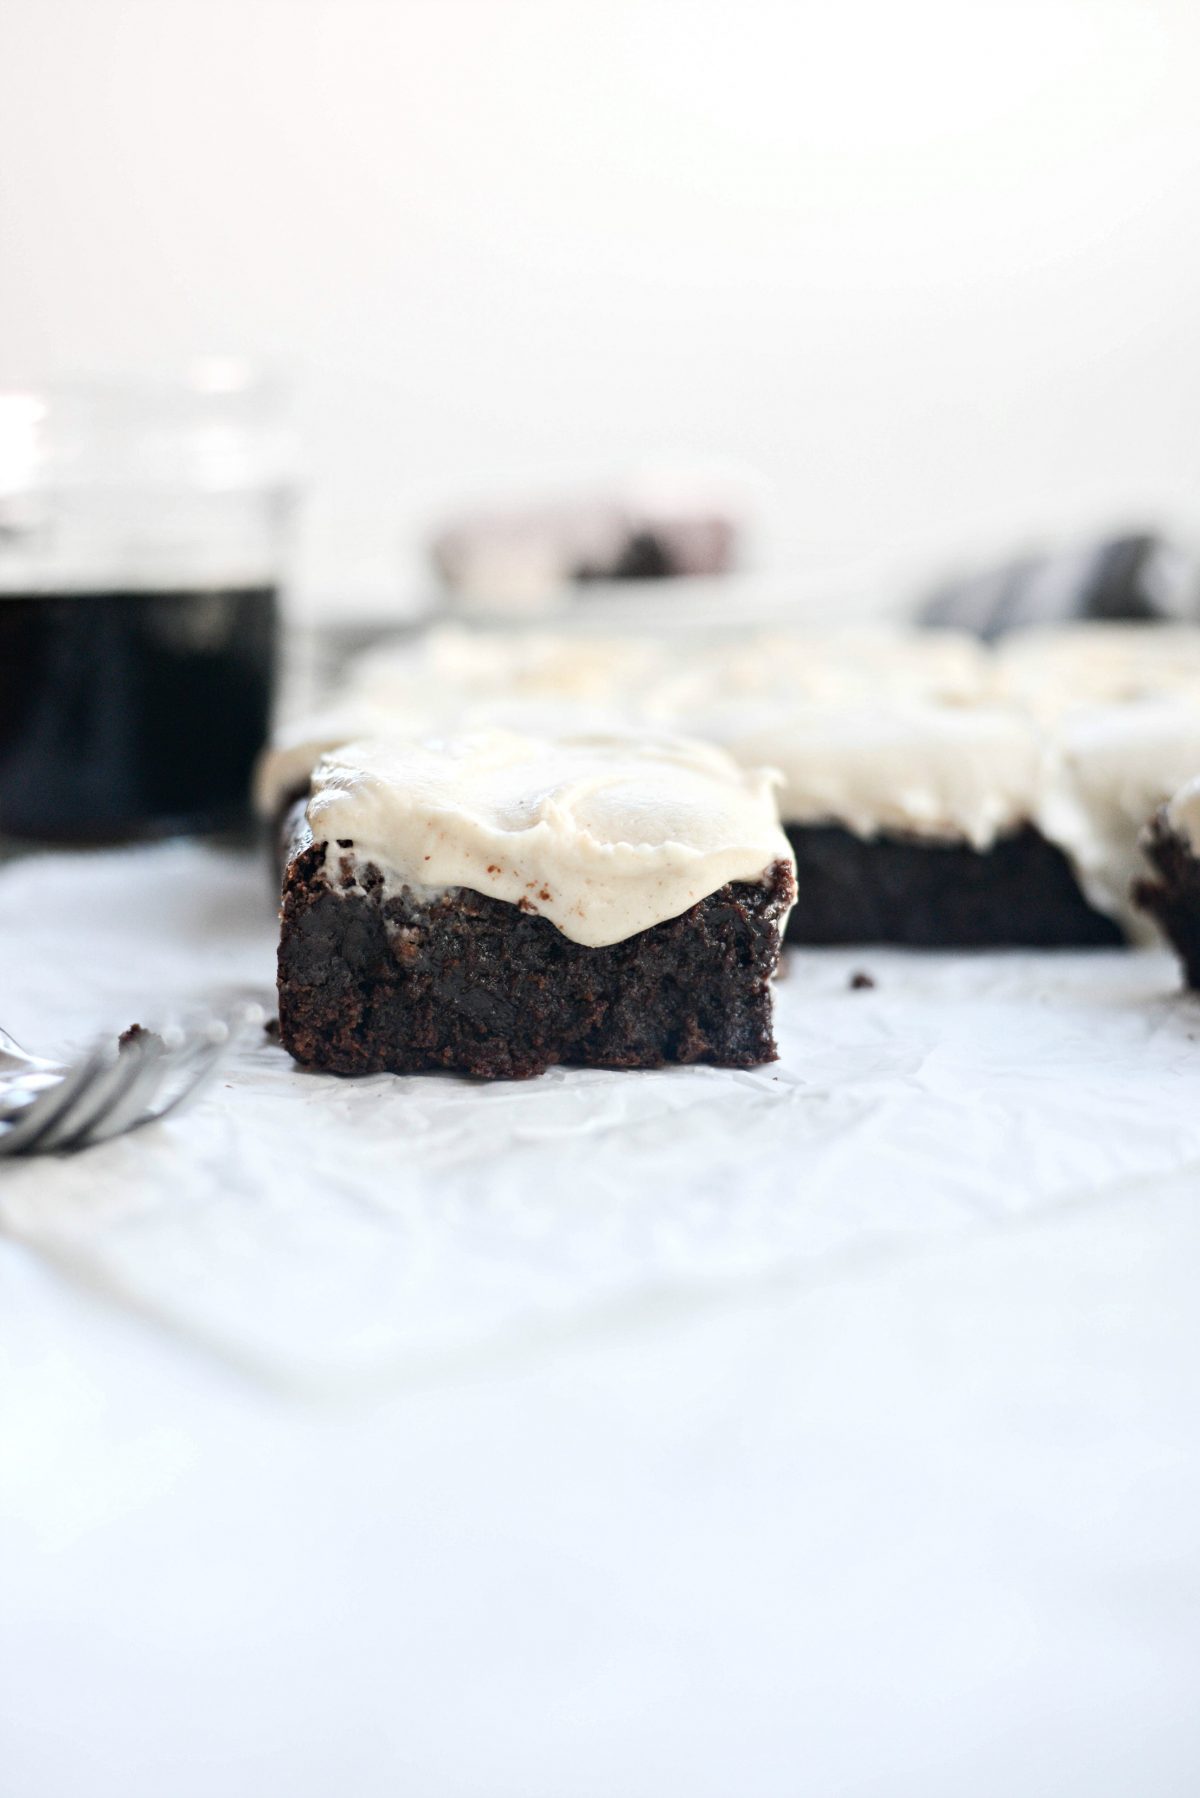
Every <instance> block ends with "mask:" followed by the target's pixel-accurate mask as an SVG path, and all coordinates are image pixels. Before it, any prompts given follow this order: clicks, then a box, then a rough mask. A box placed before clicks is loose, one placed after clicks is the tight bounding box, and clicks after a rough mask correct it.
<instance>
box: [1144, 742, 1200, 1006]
mask: <svg viewBox="0 0 1200 1798" xmlns="http://www.w3.org/2000/svg"><path fill="white" fill-rule="evenodd" d="M1142 849H1143V851H1144V852H1145V855H1146V858H1147V860H1148V861H1149V862H1150V863H1151V864H1152V866H1153V868H1154V871H1155V878H1154V879H1145V880H1139V881H1138V882H1136V884H1135V887H1134V897H1135V899H1136V900H1137V903H1138V904H1139V905H1140V906H1141V907H1142V909H1143V910H1144V911H1146V912H1148V913H1149V915H1150V916H1151V917H1152V918H1154V919H1155V920H1156V921H1157V923H1158V924H1159V925H1161V927H1162V930H1163V932H1164V933H1165V935H1166V937H1167V939H1168V941H1169V942H1170V944H1171V946H1172V948H1173V949H1174V950H1175V952H1176V954H1177V955H1178V956H1179V959H1180V961H1181V962H1182V963H1183V973H1184V979H1185V980H1186V981H1187V984H1188V986H1190V987H1193V988H1200V778H1193V779H1191V780H1189V781H1188V782H1186V784H1185V785H1184V786H1182V787H1181V788H1180V790H1179V791H1178V792H1177V793H1176V794H1175V795H1174V797H1173V798H1172V799H1170V800H1169V801H1168V802H1167V804H1166V805H1163V806H1160V807H1159V809H1158V811H1157V812H1156V813H1155V814H1154V817H1153V818H1152V819H1151V821H1150V823H1149V825H1148V826H1147V828H1146V831H1145V833H1144V835H1143V837H1142Z"/></svg>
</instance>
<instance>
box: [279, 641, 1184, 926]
mask: <svg viewBox="0 0 1200 1798" xmlns="http://www.w3.org/2000/svg"><path fill="white" fill-rule="evenodd" d="M335 697H336V709H335V710H334V711H333V712H331V713H326V714H325V715H323V716H321V717H319V718H317V719H315V720H310V721H309V722H308V723H307V724H305V723H301V724H300V725H299V727H298V728H296V729H295V730H293V731H292V732H291V733H290V734H285V735H283V736H281V737H280V738H279V739H277V744H276V748H275V749H274V750H273V751H272V752H271V754H270V755H269V756H268V757H267V758H266V759H265V761H264V763H263V765H262V767H261V768H260V772H259V788H258V797H259V803H260V806H261V808H262V809H263V810H264V811H265V812H268V813H270V812H272V811H273V810H275V809H276V807H277V806H278V803H279V801H280V800H281V798H282V797H283V796H284V794H285V793H287V792H290V791H292V790H294V789H295V788H296V787H297V786H299V785H300V784H301V783H302V782H303V780H304V778H305V776H306V774H307V773H308V771H309V770H310V769H311V767H312V766H313V764H314V763H315V762H316V760H317V757H318V755H319V754H320V753H322V752H323V751H325V750H329V749H332V748H336V746H337V744H338V743H341V742H345V741H347V740H349V739H350V738H352V737H357V736H365V735H374V734H381V735H382V734H394V733H397V732H405V733H410V734H414V735H418V734H422V733H425V734H428V733H430V732H439V731H458V732H462V731H473V730H477V729H483V728H489V727H493V726H502V727H511V728H513V729H517V730H527V731H536V732H537V733H539V734H541V735H545V736H554V735H559V734H567V735H572V734H578V733H579V732H580V731H581V730H587V731H589V732H592V733H594V734H598V735H603V733H604V732H605V731H609V732H612V731H620V730H623V729H624V730H628V729H630V728H634V729H643V730H644V729H646V728H649V729H652V730H663V731H681V732H684V733H685V734H687V735H690V736H694V737H698V738H701V739H703V740H705V741H709V742H714V743H720V744H722V745H724V746H725V747H726V748H727V749H728V750H729V751H730V753H731V754H733V755H734V757H735V758H736V759H737V760H739V761H741V762H742V763H743V764H744V765H745V766H748V767H757V766H762V765H768V766H773V767H777V768H779V769H780V770H781V771H782V774H783V777H784V784H783V788H782V792H781V811H782V815H783V816H784V818H785V819H786V820H787V821H788V822H792V823H804V822H813V823H816V822H825V821H829V822H837V823H841V824H844V825H845V826H846V827H847V828H849V829H851V830H854V831H857V832H859V833H860V834H863V835H871V834H875V833H877V832H882V831H890V832H903V833H906V834H912V835H917V836H925V837H928V838H931V839H935V838H940V839H948V840H961V841H967V842H970V843H972V844H973V845H974V846H975V847H977V848H981V849H982V848H986V847H987V846H988V845H989V844H990V843H991V842H993V841H994V840H995V838H996V837H997V836H998V835H1000V834H1002V833H1003V832H1005V831H1008V830H1010V829H1013V828H1016V827H1018V826H1019V825H1021V824H1022V823H1025V822H1030V823H1033V824H1034V825H1036V826H1037V828H1038V829H1040V830H1041V831H1042V833H1043V835H1045V836H1046V837H1048V838H1049V839H1050V840H1051V841H1053V842H1055V843H1057V844H1058V845H1059V846H1060V847H1061V848H1062V849H1063V850H1064V852H1065V853H1066V854H1067V855H1068V857H1069V858H1070V860H1071V862H1072V864H1073V865H1074V867H1075V869H1076V872H1077V874H1078V876H1079V878H1080V880H1081V882H1082V884H1083V886H1084V890H1085V891H1086V892H1087V894H1088V897H1089V898H1090V899H1091V901H1092V903H1093V904H1095V905H1097V906H1099V907H1100V908H1101V909H1103V910H1105V911H1106V912H1108V913H1110V914H1112V915H1114V916H1117V917H1119V918H1120V919H1121V920H1122V922H1123V923H1124V924H1125V925H1126V927H1127V928H1134V929H1137V928H1139V924H1140V921H1139V919H1138V918H1137V917H1136V916H1135V914H1133V913H1132V912H1131V910H1130V906H1129V902H1128V885H1129V880H1130V878H1131V876H1132V874H1133V873H1134V872H1135V870H1136V857H1137V850H1136V841H1137V835H1138V832H1139V830H1140V829H1141V827H1142V826H1143V825H1144V824H1145V822H1146V819H1147V818H1148V817H1149V816H1150V814H1151V812H1153V811H1154V809H1155V808H1156V807H1157V806H1159V805H1162V804H1164V803H1165V802H1166V801H1167V799H1168V798H1169V796H1170V794H1171V793H1172V792H1174V791H1175V790H1176V789H1177V788H1179V787H1180V786H1181V785H1182V783H1183V782H1184V781H1185V780H1187V779H1188V778H1189V777H1190V776H1191V775H1193V774H1194V773H1195V771H1196V770H1197V768H1200V737H1198V735H1197V732H1198V729H1200V629H1197V628H1196V627H1194V626H1182V625H1181V626H1163V625H1148V626H1139V625H1075V626H1070V627H1066V628H1062V629H1055V630H1029V631H1025V632H1022V633H1019V634H1017V635H1015V636H1013V637H1010V638H1007V639H1005V640H1003V642H1002V643H1001V644H1000V645H999V647H997V648H995V649H987V648H984V647H981V646H980V645H979V644H978V643H976V642H975V641H974V640H972V639H969V638H966V637H963V636H962V635H960V634H958V633H956V632H950V631H947V632H911V631H910V632H905V631H897V630H895V629H894V628H891V627H877V628H871V629H865V630H864V629H854V630H848V631H840V630H835V631H824V632H818V631H806V632H804V631H796V632H790V633H788V632H774V633H770V634H766V633H761V634H747V635H744V636H740V637H737V638H735V639H728V640H720V639H712V638H709V639H706V640H702V639H689V638H687V637H673V638H671V639H668V640H663V639H653V638H641V637H629V636H609V637H597V636H591V635H572V634H570V633H567V632H552V633H547V632H525V633H515V634H512V635H507V634H506V635H498V634H489V633H473V632H468V631H463V630H458V629H454V630H440V631H436V632H433V633H432V634H431V635H429V636H428V637H426V638H425V639H423V640H421V641H420V642H417V643H413V644H409V645H404V646H402V647H400V648H399V649H397V648H394V647H393V648H386V649H384V650H376V651H373V652H371V653H370V654H368V655H367V656H365V657H363V658H362V659H361V660H360V661H359V662H358V663H357V664H356V665H355V666H354V667H353V668H352V669H351V671H350V674H349V675H348V677H347V679H346V680H345V682H344V683H343V685H342V687H341V689H340V691H339V693H338V694H337V695H336V696H335ZM1197 803H1198V805H1200V802H1197ZM1180 816H1181V817H1186V818H1187V819H1188V820H1189V829H1190V830H1194V831H1195V840H1196V841H1197V842H1200V815H1197V812H1196V811H1194V810H1187V811H1185V810H1183V809H1182V802H1181V810H1180ZM1140 927H1141V928H1143V929H1144V925H1141V926H1140Z"/></svg>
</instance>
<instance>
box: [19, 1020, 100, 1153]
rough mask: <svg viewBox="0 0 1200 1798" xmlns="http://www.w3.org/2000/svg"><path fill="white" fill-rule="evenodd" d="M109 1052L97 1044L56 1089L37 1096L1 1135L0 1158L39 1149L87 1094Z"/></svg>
mask: <svg viewBox="0 0 1200 1798" xmlns="http://www.w3.org/2000/svg"><path fill="white" fill-rule="evenodd" d="M112 1053H113V1051H111V1050H110V1049H108V1048H106V1046H105V1045H104V1044H103V1043H96V1044H95V1046H94V1047H93V1048H92V1049H91V1050H90V1051H89V1052H88V1054H87V1055H85V1056H84V1058H83V1060H82V1061H81V1062H79V1063H78V1065H77V1066H76V1067H73V1068H72V1069H71V1071H70V1073H68V1074H64V1076H63V1078H62V1080H61V1081H60V1082H59V1084H58V1085H57V1086H54V1087H51V1088H50V1090H49V1091H48V1092H44V1093H42V1094H40V1095H39V1097H38V1098H36V1099H35V1100H34V1101H33V1104H32V1105H29V1106H27V1107H26V1108H25V1109H24V1111H22V1113H21V1115H20V1117H18V1118H17V1120H16V1122H15V1123H12V1124H9V1125H8V1126H7V1128H6V1129H4V1130H3V1132H0V1155H25V1154H27V1153H28V1152H29V1151H30V1150H31V1149H34V1148H37V1147H39V1146H40V1144H41V1139H42V1137H43V1136H44V1135H45V1133H46V1132H47V1131H48V1130H49V1129H50V1128H51V1127H52V1125H54V1124H55V1123H56V1122H57V1121H58V1119H59V1118H61V1117H62V1116H63V1115H64V1114H65V1112H66V1111H67V1109H68V1108H69V1107H70V1106H72V1105H74V1104H75V1103H76V1101H77V1100H78V1099H79V1098H81V1097H82V1095H83V1094H84V1093H86V1091H87V1090H88V1088H89V1087H90V1085H91V1084H92V1081H93V1080H94V1079H95V1078H96V1076H97V1075H98V1074H99V1073H100V1072H101V1071H102V1069H103V1068H104V1067H105V1066H106V1065H107V1063H108V1060H109V1056H110V1055H111V1054H112Z"/></svg>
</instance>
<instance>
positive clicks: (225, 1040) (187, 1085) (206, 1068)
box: [146, 1018, 237, 1124]
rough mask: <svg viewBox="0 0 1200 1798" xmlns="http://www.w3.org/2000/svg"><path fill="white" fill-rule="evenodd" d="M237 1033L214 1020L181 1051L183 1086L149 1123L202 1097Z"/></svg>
mask: <svg viewBox="0 0 1200 1798" xmlns="http://www.w3.org/2000/svg"><path fill="white" fill-rule="evenodd" d="M235 1034H237V1033H236V1032H235V1031H234V1030H233V1029H231V1027H230V1025H229V1024H228V1023H227V1022H226V1021H225V1020H223V1019H219V1018H218V1019H210V1020H209V1022H208V1023H207V1024H206V1025H204V1026H203V1028H202V1029H201V1031H200V1032H199V1034H198V1036H197V1038H196V1040H195V1041H194V1042H193V1043H191V1044H190V1045H189V1046H188V1048H187V1049H186V1050H183V1051H181V1052H180V1056H179V1059H178V1061H177V1062H176V1065H175V1068H174V1070H173V1072H174V1073H175V1074H177V1075H179V1076H181V1078H182V1084H181V1085H180V1086H179V1087H178V1088H177V1089H176V1090H175V1091H174V1092H173V1093H172V1094H171V1096H170V1098H169V1099H167V1100H166V1102H165V1103H164V1104H162V1105H160V1106H159V1108H158V1110H157V1111H155V1112H154V1113H153V1114H152V1116H150V1117H148V1118H147V1119H146V1122H147V1123H148V1124H149V1123H156V1122H157V1120H158V1119H159V1118H165V1117H166V1116H168V1114H169V1113H171V1112H173V1111H182V1110H183V1108H184V1107H185V1106H186V1105H190V1104H191V1103H192V1101H193V1099H196V1098H198V1097H199V1095H200V1092H201V1091H202V1089H203V1087H204V1086H205V1084H206V1083H207V1081H208V1080H209V1079H210V1078H211V1077H212V1075H213V1074H215V1073H216V1071H217V1068H218V1066H219V1065H220V1063H221V1062H222V1061H223V1060H224V1059H225V1055H226V1053H227V1051H228V1049H229V1047H230V1045H231V1043H232V1042H233V1040H234V1037H235Z"/></svg>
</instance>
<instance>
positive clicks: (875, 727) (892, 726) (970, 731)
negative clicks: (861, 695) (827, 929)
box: [723, 703, 1042, 849]
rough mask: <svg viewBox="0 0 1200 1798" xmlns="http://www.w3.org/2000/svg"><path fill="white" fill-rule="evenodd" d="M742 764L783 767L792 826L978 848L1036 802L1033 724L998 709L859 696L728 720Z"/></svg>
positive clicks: (784, 802) (729, 738)
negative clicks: (872, 701)
mask: <svg viewBox="0 0 1200 1798" xmlns="http://www.w3.org/2000/svg"><path fill="white" fill-rule="evenodd" d="M726 725H727V728H728V734H723V741H724V742H725V744H726V746H727V747H728V748H729V750H730V751H731V753H732V754H733V755H734V756H735V758H736V759H737V760H738V761H746V762H752V763H754V762H767V763H769V764H771V765H773V766H775V767H777V768H779V770H780V772H781V773H782V775H783V790H782V792H781V794H780V800H779V805H780V811H781V813H782V815H783V817H784V818H785V819H786V820H787V821H788V822H789V823H800V824H807V823H837V824H842V825H844V826H845V827H846V828H847V829H849V830H852V831H855V832H856V833H857V834H859V835H860V836H873V835H875V834H876V833H878V832H881V831H893V832H904V833H906V834H911V835H914V836H921V837H932V838H939V839H943V840H944V839H957V840H965V841H966V842H968V843H971V844H973V846H974V847H975V848H977V849H984V848H986V847H987V846H988V845H989V844H990V843H992V842H994V841H995V839H996V837H997V836H999V835H1000V834H1001V833H1002V832H1004V831H1008V830H1012V829H1015V828H1016V827H1018V826H1019V825H1021V824H1023V823H1025V822H1027V821H1028V820H1029V819H1030V818H1032V817H1033V816H1034V815H1035V813H1036V811H1037V806H1038V794H1039V787H1040V776H1041V764H1042V751H1041V739H1040V736H1039V733H1038V732H1037V730H1036V729H1035V728H1034V726H1033V725H1032V724H1031V722H1030V721H1029V720H1028V719H1027V718H1025V717H1023V716H1022V715H1021V714H1020V713H1019V712H1015V711H1011V710H1005V709H1003V708H1001V707H996V706H993V707H983V706H980V707H957V706H933V705H919V704H905V705H890V706H889V705H884V706H879V707H875V708H868V707H866V706H864V705H863V704H861V703H860V704H857V705H855V706H852V707H851V706H841V707H810V708H808V709H806V710H793V711H792V712H790V713H787V714H783V715H780V716H778V717H774V718H772V717H769V716H768V717H766V718H763V717H758V718H754V719H750V718H743V721H742V726H741V728H738V726H737V725H736V724H732V725H731V721H730V720H728V719H727V720H726Z"/></svg>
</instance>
